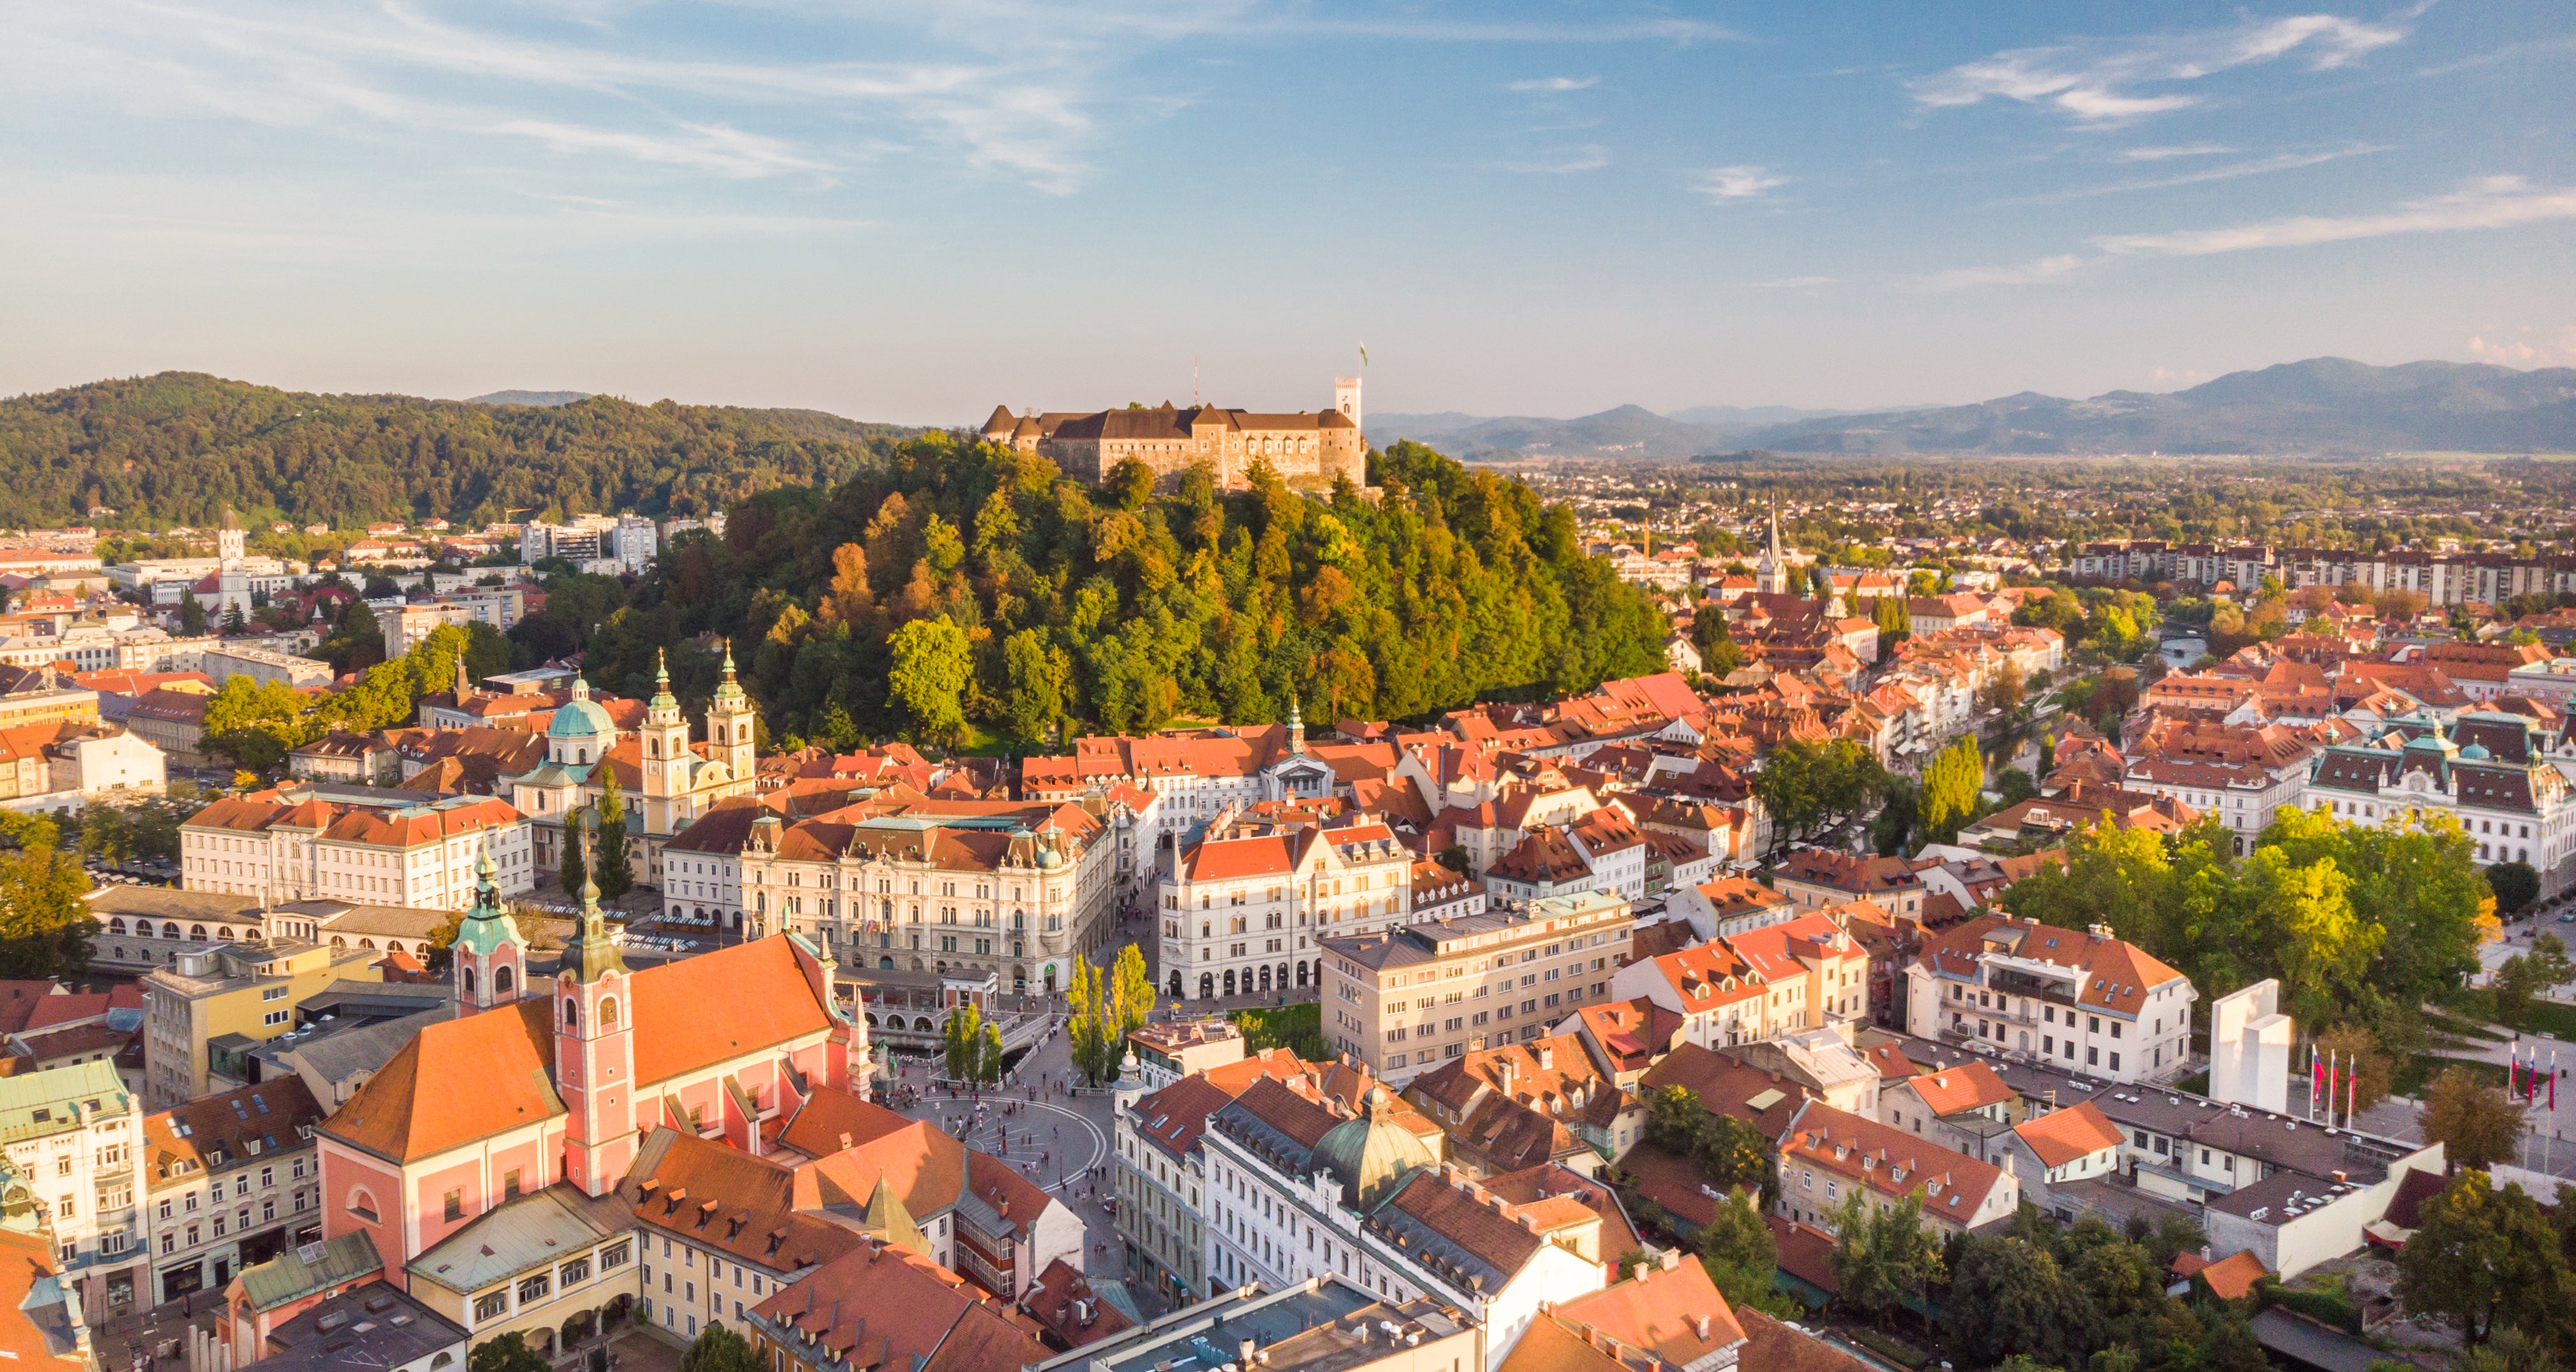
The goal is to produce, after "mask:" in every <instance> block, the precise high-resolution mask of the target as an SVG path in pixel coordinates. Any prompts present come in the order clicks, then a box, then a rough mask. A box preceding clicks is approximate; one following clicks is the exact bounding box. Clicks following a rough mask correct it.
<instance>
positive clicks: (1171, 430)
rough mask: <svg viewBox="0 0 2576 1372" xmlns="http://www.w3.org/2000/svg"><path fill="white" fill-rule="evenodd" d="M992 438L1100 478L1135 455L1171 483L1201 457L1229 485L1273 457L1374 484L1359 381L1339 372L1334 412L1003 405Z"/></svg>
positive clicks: (987, 426)
mask: <svg viewBox="0 0 2576 1372" xmlns="http://www.w3.org/2000/svg"><path fill="white" fill-rule="evenodd" d="M983 438H984V440H985V441H986V442H988V443H1002V444H1007V445H1009V446H1011V447H1013V448H1017V449H1019V450H1020V451H1022V452H1026V453H1036V454H1037V455H1039V456H1040V457H1044V458H1047V459H1049V460H1050V461H1052V462H1054V463H1055V464H1056V466H1057V467H1058V468H1060V469H1062V470H1063V471H1064V473H1065V474H1066V475H1068V476H1072V477H1076V478H1079V479H1081V480H1084V481H1089V482H1093V483H1095V484H1097V483H1098V482H1099V481H1100V479H1101V477H1102V476H1103V475H1104V474H1105V473H1107V472H1108V471H1109V469H1110V468H1112V467H1115V466H1117V465H1118V464H1119V463H1120V462H1121V461H1123V460H1125V459H1127V458H1130V457H1132V458H1135V459H1137V460H1138V461H1140V462H1143V463H1144V464H1145V465H1146V466H1148V467H1151V468H1152V469H1153V470H1154V476H1155V479H1156V480H1157V481H1158V482H1159V483H1160V484H1163V485H1166V486H1169V485H1173V484H1176V483H1178V482H1179V480H1180V478H1181V474H1182V473H1184V472H1186V471H1188V470H1189V469H1190V468H1191V467H1194V466H1196V465H1198V464H1199V463H1202V462H1204V463H1206V464H1207V466H1208V470H1209V471H1210V472H1212V473H1214V474H1215V476H1216V483H1217V486H1218V488H1219V489H1222V490H1240V489H1242V488H1243V487H1245V486H1247V485H1249V484H1250V479H1249V478H1250V473H1251V471H1252V464H1254V463H1255V462H1266V463H1269V464H1270V468H1271V470H1273V471H1275V472H1277V473H1279V475H1280V478H1281V479H1282V480H1285V481H1286V482H1288V483H1289V484H1290V485H1330V484H1331V483H1332V481H1333V479H1334V478H1336V477H1349V478H1350V479H1351V484H1353V485H1355V486H1356V485H1366V484H1367V483H1368V440H1366V439H1365V438H1363V437H1361V436H1360V382H1359V378H1358V377H1355V376H1348V377H1337V378H1335V379H1334V381H1333V407H1332V408H1331V409H1328V410H1320V411H1307V410H1300V411H1298V412H1296V413H1295V414H1261V413H1256V412H1254V411H1251V410H1225V409H1219V408H1217V407H1216V406H1213V405H1194V406H1191V407H1190V408H1188V409H1175V408H1173V406H1172V403H1171V402H1170V401H1168V400H1167V401H1164V402H1163V403H1162V404H1161V405H1158V406H1156V407H1154V408H1152V409H1145V408H1142V407H1137V408H1132V409H1123V410H1097V411H1093V412H1091V413H1087V414H1083V413H1072V412H1065V411H1056V410H1048V411H1038V410H1031V411H1030V412H1029V413H1027V414H1024V415H1014V414H1012V413H1011V409H1010V407H1009V406H1007V405H996V406H994V407H993V417H992V418H990V419H988V420H985V421H984V428H983Z"/></svg>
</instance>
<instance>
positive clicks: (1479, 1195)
mask: <svg viewBox="0 0 2576 1372" xmlns="http://www.w3.org/2000/svg"><path fill="white" fill-rule="evenodd" d="M1399 1111H1403V1113H1404V1114H1410V1113H1411V1112H1410V1111H1404V1110H1403V1107H1401V1106H1399V1105H1397V1104H1396V1103H1394V1102H1392V1101H1390V1100H1389V1099H1388V1098H1387V1096H1386V1095H1385V1093H1384V1092H1383V1091H1377V1092H1372V1093H1370V1095H1369V1096H1368V1098H1367V1099H1366V1100H1365V1101H1364V1102H1363V1103H1362V1105H1361V1108H1360V1109H1359V1110H1358V1111H1352V1110H1348V1109H1345V1108H1342V1107H1340V1106H1339V1105H1338V1104H1337V1103H1332V1102H1328V1101H1327V1100H1325V1099H1323V1098H1321V1097H1320V1096H1319V1095H1318V1094H1316V1093H1315V1092H1313V1090H1312V1089H1311V1087H1310V1088H1308V1089H1306V1090H1300V1089H1299V1084H1298V1083H1295V1082H1279V1081H1270V1080H1264V1081H1259V1082H1255V1083H1253V1085H1252V1086H1251V1087H1250V1088H1248V1089H1247V1090H1245V1091H1244V1093H1243V1094H1242V1095H1240V1096H1237V1097H1236V1098H1235V1099H1234V1100H1233V1102H1231V1103H1230V1104H1228V1105H1227V1106H1226V1107H1225V1108H1224V1109H1222V1110H1219V1111H1217V1112H1216V1114H1215V1116H1214V1117H1213V1118H1212V1119H1211V1120H1210V1121H1209V1123H1208V1129H1207V1132H1206V1134H1205V1135H1204V1136H1203V1137H1204V1143H1205V1146H1206V1148H1207V1149H1208V1185H1209V1197H1210V1199H1209V1209H1208V1218H1207V1224H1206V1232H1207V1267H1208V1272H1209V1274H1210V1278H1211V1280H1213V1281H1215V1282H1218V1283H1221V1284H1223V1285H1225V1286H1231V1287H1242V1286H1246V1285H1250V1284H1255V1283H1257V1284H1259V1285H1261V1286H1265V1287H1269V1288H1272V1289H1277V1288H1280V1287H1284V1286H1287V1285H1290V1284H1292V1283H1295V1282H1300V1281H1304V1280H1306V1279H1308V1278H1311V1277H1319V1276H1340V1277H1343V1278H1346V1279H1348V1280H1351V1281H1355V1282H1357V1283H1359V1284H1360V1285H1362V1286H1364V1287H1367V1288H1369V1289H1370V1290H1373V1291H1377V1292H1378V1293H1380V1294H1381V1295H1382V1296H1384V1297H1386V1298H1388V1299H1392V1300H1413V1299H1416V1298H1419V1297H1426V1296H1427V1297H1431V1298H1433V1299H1437V1300H1441V1301H1445V1302H1447V1303H1449V1304H1451V1305H1453V1306H1455V1307H1456V1308H1458V1309H1459V1310H1461V1311H1462V1312H1464V1313H1465V1314H1466V1316H1467V1318H1468V1319H1469V1320H1470V1321H1472V1322H1473V1323H1474V1324H1476V1325H1478V1326H1480V1327H1482V1328H1483V1330H1484V1332H1485V1363H1484V1369H1485V1372H1492V1369H1493V1368H1495V1367H1498V1366H1500V1364H1501V1362H1502V1360H1503V1359H1504V1358H1505V1357H1507V1356H1509V1354H1510V1353H1511V1350H1512V1347H1513V1345H1514V1344H1515V1343H1517V1342H1518V1341H1519V1339H1520V1336H1521V1334H1522V1333H1523V1331H1525V1330H1526V1329H1528V1328H1529V1325H1530V1322H1531V1321H1532V1320H1533V1319H1534V1318H1536V1317H1537V1315H1538V1314H1539V1311H1540V1310H1541V1308H1542V1307H1543V1306H1545V1305H1547V1304H1551V1303H1554V1302H1560V1301H1566V1300H1570V1299H1573V1298H1574V1297H1577V1296H1581V1295H1584V1294H1586V1293H1588V1292H1593V1291H1598V1290H1600V1289H1601V1288H1602V1287H1603V1286H1604V1285H1606V1284H1607V1282H1608V1278H1609V1275H1610V1266H1609V1265H1610V1262H1611V1261H1612V1258H1611V1256H1610V1255H1608V1254H1607V1253H1605V1251H1604V1248H1603V1241H1602V1240H1603V1232H1604V1228H1605V1223H1604V1221H1605V1214H1604V1211H1605V1210H1608V1211H1614V1212H1615V1210H1616V1204H1615V1202H1612V1201H1610V1200H1609V1198H1608V1191H1607V1189H1606V1188H1601V1187H1598V1186H1595V1185H1593V1184H1591V1183H1586V1182H1583V1181H1582V1180H1581V1179H1580V1178H1576V1179H1574V1184H1575V1185H1576V1186H1577V1187H1580V1188H1581V1190H1580V1191H1578V1192H1575V1193H1572V1194H1571V1195H1568V1196H1557V1195H1549V1196H1545V1197H1543V1198H1539V1199H1535V1200H1533V1201H1528V1202H1515V1201H1512V1200H1509V1199H1506V1198H1505V1196H1504V1195H1503V1194H1502V1193H1501V1192H1500V1191H1498V1190H1496V1189H1489V1188H1488V1187H1486V1186H1484V1185H1481V1184H1479V1183H1477V1182H1475V1181H1472V1180H1470V1179H1468V1178H1467V1176H1466V1175H1465V1174H1464V1173H1462V1172H1460V1171H1458V1170H1457V1169H1456V1168H1454V1167H1448V1166H1444V1165H1443V1164H1441V1163H1440V1161H1439V1159H1438V1157H1437V1156H1436V1155H1435V1154H1434V1153H1433V1152H1432V1150H1431V1149H1430V1148H1429V1147H1427V1146H1426V1145H1425V1144H1424V1143H1423V1141H1422V1139H1421V1137H1420V1135H1419V1134H1418V1133H1417V1132H1416V1131H1415V1129H1414V1128H1413V1127H1412V1126H1411V1125H1409V1124H1408V1123H1406V1122H1404V1120H1403V1119H1402V1118H1400V1116H1399ZM1434 1136H1435V1137H1437V1131H1436V1130H1434ZM1584 1196H1592V1197H1596V1198H1597V1199H1595V1200H1593V1201H1591V1202H1586V1201H1585V1200H1584V1199H1582V1197H1584Z"/></svg>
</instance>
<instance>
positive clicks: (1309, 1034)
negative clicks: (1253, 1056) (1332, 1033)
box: [1226, 1000, 1332, 1062]
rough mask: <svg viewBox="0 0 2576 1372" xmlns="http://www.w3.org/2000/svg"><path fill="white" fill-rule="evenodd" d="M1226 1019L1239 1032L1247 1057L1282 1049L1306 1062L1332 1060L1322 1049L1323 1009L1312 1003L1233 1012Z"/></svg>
mask: <svg viewBox="0 0 2576 1372" xmlns="http://www.w3.org/2000/svg"><path fill="white" fill-rule="evenodd" d="M1226 1018H1228V1019H1230V1020H1233V1021H1234V1024H1235V1027H1236V1028H1238V1029H1241V1030H1242V1031H1243V1048H1244V1051H1245V1052H1247V1053H1258V1052H1260V1051H1261V1050H1262V1049H1264V1048H1285V1049H1288V1050H1289V1051H1290V1052H1293V1053H1295V1054H1296V1055H1297V1056H1299V1057H1301V1058H1304V1059H1306V1060H1307V1061H1309V1062H1321V1061H1324V1060H1326V1059H1328V1058H1330V1057H1332V1053H1331V1052H1330V1051H1329V1050H1328V1049H1326V1048H1325V1046H1324V1007H1323V1006H1322V1005H1321V1004H1319V1003H1317V1002H1315V1001H1311V1000H1310V1001H1307V1002H1306V1003H1304V1004H1302V1005H1283V1006H1280V1007H1277V1008H1275V1009H1269V1010H1237V1011H1235V1012H1234V1013H1232V1014H1230V1015H1228V1016H1226Z"/></svg>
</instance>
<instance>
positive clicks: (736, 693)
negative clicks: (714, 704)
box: [716, 638, 742, 700]
mask: <svg viewBox="0 0 2576 1372" xmlns="http://www.w3.org/2000/svg"><path fill="white" fill-rule="evenodd" d="M724 645H725V650H724V679H723V680H722V681H720V682H718V683H717V684H716V699H718V700H740V699H742V683H741V682H739V681H736V680H735V679H734V675H733V640H732V639H729V638H728V639H726V640H725V641H724Z"/></svg>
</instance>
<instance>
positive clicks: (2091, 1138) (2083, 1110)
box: [1971, 1063, 2121, 1167]
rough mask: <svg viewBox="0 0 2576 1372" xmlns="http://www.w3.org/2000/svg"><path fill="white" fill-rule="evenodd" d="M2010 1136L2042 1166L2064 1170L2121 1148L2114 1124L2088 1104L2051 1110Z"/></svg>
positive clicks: (2099, 1108)
mask: <svg viewBox="0 0 2576 1372" xmlns="http://www.w3.org/2000/svg"><path fill="white" fill-rule="evenodd" d="M1971 1065H1973V1066H1977V1067H1984V1066H1985V1064H1984V1063H1974V1064H1971ZM2013 1133H2014V1134H2016V1135H2018V1136H2019V1137H2020V1138H2021V1141H2022V1142H2024V1143H2026V1144H2029V1145H2030V1151H2031V1152H2033V1153H2036V1154H2038V1155H2039V1160H2040V1162H2041V1163H2043V1164H2045V1165H2047V1166H2050V1167H2064V1166H2066V1165H2067V1164H2068V1163H2071V1162H2074V1161H2077V1160H2078V1159H2081V1158H2087V1157H2091V1156H2092V1155H2093V1154H2095V1153H2099V1152H2101V1151H2103V1150H2104V1149H2107V1148H2117V1147H2119V1146H2120V1138H2121V1135H2120V1126H2118V1125H2116V1124H2113V1123H2112V1122H2111V1119H2110V1117H2109V1116H2107V1115H2105V1114H2103V1113H2102V1107H2100V1106H2098V1105H2095V1104H2094V1103H2093V1102H2091V1101H2089V1100H2088V1101H2086V1102H2084V1103H2083V1104H2081V1105H2077V1106H2074V1107H2072V1108H2070V1109H2065V1110H2052V1111H2050V1112H2048V1113H2047V1114H2045V1115H2035V1116H2033V1117H2031V1118H2029V1119H2026V1120H2023V1121H2022V1122H2021V1123H2019V1124H2016V1125H2014V1126H2013Z"/></svg>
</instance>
